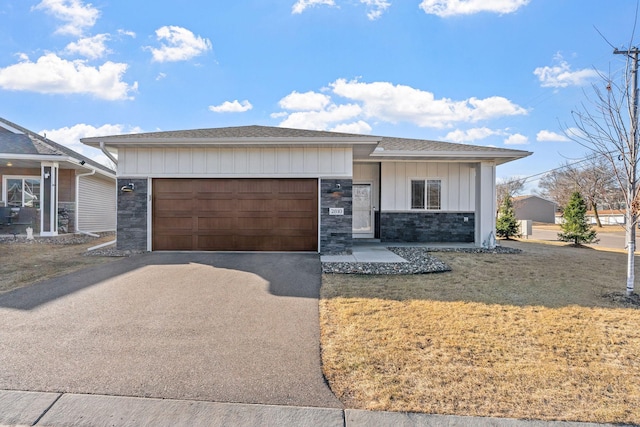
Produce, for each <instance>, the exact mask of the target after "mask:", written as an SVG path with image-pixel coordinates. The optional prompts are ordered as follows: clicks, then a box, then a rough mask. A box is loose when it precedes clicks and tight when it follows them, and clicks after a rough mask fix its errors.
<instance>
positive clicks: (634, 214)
mask: <svg viewBox="0 0 640 427" xmlns="http://www.w3.org/2000/svg"><path fill="white" fill-rule="evenodd" d="M639 51H640V50H639V49H638V48H637V47H631V48H629V49H627V50H618V49H615V50H614V51H613V54H614V55H625V56H627V58H629V59H631V61H632V62H633V64H632V66H631V85H632V93H631V100H632V103H631V104H632V106H631V112H630V113H631V114H630V115H631V123H630V135H629V136H630V138H631V143H630V144H629V147H628V148H629V159H628V161H629V163H628V165H629V176H628V180H627V212H626V217H627V230H626V231H627V233H626V234H627V244H628V246H627V295H628V296H630V295H632V294H633V288H634V282H635V274H634V269H635V251H636V228H637V222H638V202H640V201H636V186H637V182H636V181H637V168H638V53H639ZM623 155H624V153H623Z"/></svg>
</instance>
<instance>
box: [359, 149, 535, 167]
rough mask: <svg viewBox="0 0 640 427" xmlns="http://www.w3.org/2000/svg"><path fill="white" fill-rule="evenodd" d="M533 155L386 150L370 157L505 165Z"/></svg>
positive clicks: (374, 153)
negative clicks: (485, 161) (491, 161)
mask: <svg viewBox="0 0 640 427" xmlns="http://www.w3.org/2000/svg"><path fill="white" fill-rule="evenodd" d="M532 154H533V153H532V152H530V151H518V152H503V153H500V152H477V151H467V152H460V151H442V152H433V151H400V150H394V151H390V150H385V151H375V150H374V152H373V153H371V154H370V157H372V158H377V159H381V160H382V159H385V158H387V159H390V160H417V159H420V160H434V161H437V160H449V161H450V160H460V161H482V160H493V161H495V162H496V163H497V164H499V165H500V164H503V163H507V162H511V161H514V160H518V159H522V158H524V157H527V156H530V155H532Z"/></svg>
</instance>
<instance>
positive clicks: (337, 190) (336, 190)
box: [327, 182, 344, 197]
mask: <svg viewBox="0 0 640 427" xmlns="http://www.w3.org/2000/svg"><path fill="white" fill-rule="evenodd" d="M327 193H329V194H332V195H333V197H340V196H342V195H343V194H344V190H343V189H342V186H341V185H340V183H338V182H336V183H335V184H333V187H331V188H330V189H329V190H328V191H327Z"/></svg>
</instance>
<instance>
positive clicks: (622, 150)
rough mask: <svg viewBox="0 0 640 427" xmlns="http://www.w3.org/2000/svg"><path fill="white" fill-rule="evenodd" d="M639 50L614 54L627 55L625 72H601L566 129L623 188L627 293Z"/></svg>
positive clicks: (634, 206)
mask: <svg viewBox="0 0 640 427" xmlns="http://www.w3.org/2000/svg"><path fill="white" fill-rule="evenodd" d="M638 53H639V49H638V48H637V47H633V48H630V49H628V50H625V51H619V50H618V49H616V50H615V51H614V54H623V55H625V57H626V66H625V69H624V73H623V75H622V76H621V77H619V78H613V77H611V76H605V75H601V78H602V79H601V80H602V81H601V82H600V83H599V84H594V85H593V86H592V87H593V92H594V97H593V98H592V99H590V100H589V101H590V102H589V104H588V105H585V104H584V103H583V104H582V106H581V108H580V109H579V110H578V111H573V112H572V115H573V120H574V123H575V126H576V127H575V128H574V129H566V130H565V133H566V135H567V136H568V137H570V138H571V139H572V140H574V141H576V142H578V143H580V144H581V145H583V146H585V147H587V148H589V149H590V150H591V151H593V152H594V153H595V154H596V155H597V156H600V157H602V158H603V159H605V160H606V161H607V162H608V163H609V165H610V166H611V168H612V170H613V173H614V176H615V179H616V180H617V182H618V185H619V186H620V188H623V189H624V190H625V191H624V201H625V204H626V212H625V229H626V239H627V295H631V294H632V293H633V290H634V282H635V276H634V267H635V259H634V254H635V249H636V231H635V230H636V228H637V224H638V207H639V202H638V185H637V184H638V160H639V150H638V148H639V147H638V101H637V92H638V80H637V71H638Z"/></svg>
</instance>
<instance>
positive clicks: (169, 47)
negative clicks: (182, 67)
mask: <svg viewBox="0 0 640 427" xmlns="http://www.w3.org/2000/svg"><path fill="white" fill-rule="evenodd" d="M156 37H157V39H158V41H160V42H162V41H165V42H166V43H160V48H159V49H155V48H152V47H149V49H150V50H151V53H152V55H153V60H154V61H156V62H175V61H187V60H189V59H191V58H194V57H196V56H198V55H202V54H203V53H205V52H206V51H208V50H211V42H210V41H209V40H208V39H205V38H202V37H200V36H196V35H195V34H193V33H192V32H191V31H189V30H187V29H186V28H182V27H176V26H165V27H161V28H158V29H157V30H156Z"/></svg>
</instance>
